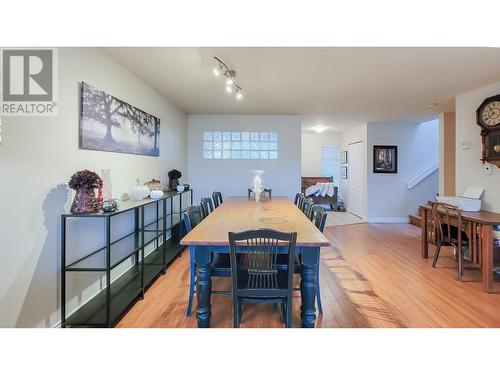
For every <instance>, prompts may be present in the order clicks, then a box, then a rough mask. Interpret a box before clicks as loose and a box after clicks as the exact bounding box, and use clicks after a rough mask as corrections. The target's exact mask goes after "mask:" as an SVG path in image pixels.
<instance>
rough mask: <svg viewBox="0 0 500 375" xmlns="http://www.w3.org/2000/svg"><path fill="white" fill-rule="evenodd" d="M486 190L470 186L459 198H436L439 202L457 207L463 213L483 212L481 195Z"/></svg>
mask: <svg viewBox="0 0 500 375" xmlns="http://www.w3.org/2000/svg"><path fill="white" fill-rule="evenodd" d="M483 192H484V188H482V187H474V186H469V187H468V188H467V190H465V193H463V194H462V195H459V196H458V197H439V196H438V197H436V199H437V201H438V202H443V203H448V204H451V205H453V206H457V207H458V209H459V210H462V211H479V210H481V195H483Z"/></svg>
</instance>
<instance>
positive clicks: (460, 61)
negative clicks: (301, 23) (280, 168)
mask: <svg viewBox="0 0 500 375" xmlns="http://www.w3.org/2000/svg"><path fill="white" fill-rule="evenodd" d="M105 52H106V53H108V54H109V55H110V56H112V57H113V58H114V59H115V60H116V61H117V62H119V63H120V64H122V65H124V66H125V67H126V68H127V69H129V70H130V71H132V72H133V73H135V74H136V75H137V76H139V77H140V78H142V79H143V80H144V81H146V82H147V83H149V84H150V85H151V86H153V87H155V88H156V89H157V90H158V91H159V92H161V93H162V94H163V95H164V96H165V97H166V98H168V99H169V100H170V101H172V102H174V103H175V104H176V105H177V106H179V107H180V108H181V109H183V110H184V111H185V112H186V113H190V114H194V113H196V114H202V113H203V114H298V115H301V116H302V127H303V129H304V130H308V129H310V127H312V126H314V125H323V126H327V127H328V129H329V131H343V130H345V129H346V128H348V127H351V126H355V125H359V124H362V123H365V122H380V121H405V122H406V121H415V120H425V119H429V118H432V117H434V116H435V115H436V114H438V113H439V112H442V111H452V110H453V109H454V108H453V106H454V100H453V98H454V97H455V96H457V95H459V94H461V93H464V92H466V91H469V90H473V89H475V88H478V87H480V86H483V85H485V84H489V83H492V82H495V81H499V80H500V49H496V48H336V47H333V48H316V47H307V48H251V47H248V48H247V47H245V48H230V47H224V48H208V47H205V48H178V47H176V48H170V47H169V48H105ZM213 56H217V57H219V58H220V59H222V60H223V61H224V62H226V63H227V64H228V65H229V66H230V67H231V68H233V69H235V70H236V73H237V76H236V78H237V82H238V83H239V84H240V85H241V86H242V87H243V93H244V99H243V100H242V101H237V100H235V98H234V95H229V94H227V93H226V92H225V90H224V81H223V80H222V79H220V78H217V77H215V76H214V75H213V73H212V69H213V68H214V67H215V66H216V64H215V61H214V59H213ZM431 103H438V104H437V105H436V106H435V107H433V108H428V107H427V105H428V104H431Z"/></svg>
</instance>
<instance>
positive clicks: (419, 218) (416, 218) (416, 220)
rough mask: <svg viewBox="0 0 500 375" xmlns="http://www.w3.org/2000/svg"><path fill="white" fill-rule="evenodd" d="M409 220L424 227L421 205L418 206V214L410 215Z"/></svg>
mask: <svg viewBox="0 0 500 375" xmlns="http://www.w3.org/2000/svg"><path fill="white" fill-rule="evenodd" d="M409 221H410V224H412V225H415V226H417V227H419V228H421V227H422V209H421V208H420V207H419V208H418V214H417V215H409Z"/></svg>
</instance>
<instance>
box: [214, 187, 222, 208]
mask: <svg viewBox="0 0 500 375" xmlns="http://www.w3.org/2000/svg"><path fill="white" fill-rule="evenodd" d="M212 199H213V200H214V208H217V207H219V206H220V205H221V204H222V202H224V201H223V200H222V194H221V192H220V191H214V192H213V193H212Z"/></svg>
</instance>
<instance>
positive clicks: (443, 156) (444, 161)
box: [439, 113, 456, 196]
mask: <svg viewBox="0 0 500 375" xmlns="http://www.w3.org/2000/svg"><path fill="white" fill-rule="evenodd" d="M455 144H456V132H455V114H454V113H441V114H440V115H439V195H440V196H450V195H451V196H453V195H455V168H456V166H455Z"/></svg>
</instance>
